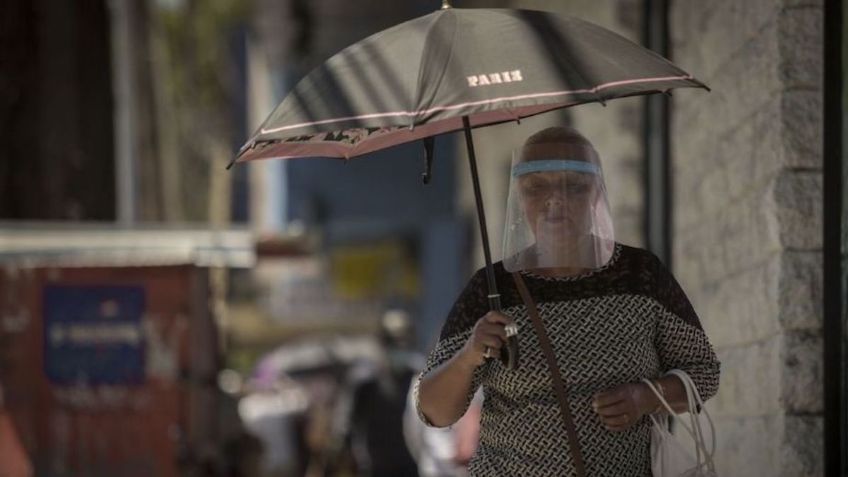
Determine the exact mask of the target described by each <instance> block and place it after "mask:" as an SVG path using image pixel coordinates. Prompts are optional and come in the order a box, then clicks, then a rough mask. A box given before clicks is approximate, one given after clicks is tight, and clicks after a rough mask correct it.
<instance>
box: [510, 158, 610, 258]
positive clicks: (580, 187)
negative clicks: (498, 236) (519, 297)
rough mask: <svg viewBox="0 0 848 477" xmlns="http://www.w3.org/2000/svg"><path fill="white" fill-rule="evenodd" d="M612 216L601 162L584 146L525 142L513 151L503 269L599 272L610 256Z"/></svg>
mask: <svg viewBox="0 0 848 477" xmlns="http://www.w3.org/2000/svg"><path fill="white" fill-rule="evenodd" d="M614 246H615V236H614V233H613V225H612V217H611V216H610V211H609V203H608V202H607V192H606V187H605V186H604V177H603V172H602V170H601V163H600V160H599V159H598V155H597V153H596V152H595V150H594V148H592V147H591V146H590V145H585V144H572V143H551V144H530V145H526V146H524V147H522V148H520V149H518V150H516V151H514V152H513V157H512V169H511V174H510V187H509V197H508V199H507V211H506V223H505V230H504V244H503V253H504V255H503V256H504V260H503V263H504V267H505V268H506V269H507V270H508V271H510V272H517V271H521V270H533V269H540V268H589V269H593V268H598V267H601V266H603V265H605V264H606V263H607V262H608V261H609V260H610V258H611V257H612V253H613V249H614Z"/></svg>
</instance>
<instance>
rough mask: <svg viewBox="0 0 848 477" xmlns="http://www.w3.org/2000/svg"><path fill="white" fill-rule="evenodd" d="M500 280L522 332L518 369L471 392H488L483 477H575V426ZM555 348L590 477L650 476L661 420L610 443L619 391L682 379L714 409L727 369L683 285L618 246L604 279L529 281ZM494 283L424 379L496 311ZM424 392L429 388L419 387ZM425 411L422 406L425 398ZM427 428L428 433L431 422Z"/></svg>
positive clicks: (493, 373)
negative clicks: (571, 433)
mask: <svg viewBox="0 0 848 477" xmlns="http://www.w3.org/2000/svg"><path fill="white" fill-rule="evenodd" d="M495 274H496V278H497V283H498V287H499V289H500V293H501V300H502V304H503V311H504V313H506V314H507V315H509V316H511V317H513V319H514V320H515V321H516V322H517V324H518V327H519V340H518V341H519V348H520V357H519V363H518V368H517V369H516V370H514V371H510V370H508V369H506V367H504V366H503V365H502V364H501V362H500V361H499V360H487V362H486V363H485V364H484V365H482V366H480V367H479V368H477V370H476V372H475V373H474V381H473V383H472V386H471V392H470V393H469V395H468V400H467V402H466V405H467V403H468V402H470V400H471V398H472V395H473V393H474V391H476V390H477V388H478V387H479V386H481V385H482V386H483V392H484V396H485V401H484V403H483V412H482V417H481V429H480V445H479V447H478V449H477V452H476V454H475V455H474V457H473V458H472V460H471V462H470V464H469V472H470V474H471V475H474V476H521V477H529V476H569V475H575V472H574V469H573V464H572V459H571V454H570V452H569V447H568V442H567V437H566V432H565V426H564V424H563V421H562V417H561V415H560V410H559V407H558V405H557V400H556V397H555V395H554V392H553V388H552V387H551V378H550V373H549V371H548V367H547V364H546V362H545V359H544V355H543V354H542V351H541V348H540V346H539V341H538V339H537V337H536V334H535V332H534V331H533V327H532V324H531V322H530V318H529V316H528V315H527V310H526V308H525V306H524V304H523V303H522V301H521V297H520V295H519V294H518V290H517V289H516V287H515V283H514V281H513V278H512V276H511V275H510V274H509V273H508V272H506V271H505V270H504V268H503V265H502V264H501V263H500V262H499V263H496V264H495ZM523 276H524V281H525V282H526V283H527V287H528V288H529V290H530V293H531V294H532V295H533V298H534V300H535V301H536V303H537V306H538V308H539V314H540V315H541V318H542V321H543V323H544V325H545V329H546V330H547V332H548V335H549V336H550V340H551V344H552V345H553V347H554V350H555V353H556V356H557V361H558V363H559V367H560V373H561V374H562V377H563V380H564V381H565V385H566V389H567V391H568V393H569V398H570V405H571V413H572V415H573V418H574V421H575V426H576V427H577V434H578V438H579V441H580V442H579V443H580V448H581V450H582V452H583V459H584V461H585V465H586V472H587V474H588V475H589V476H610V477H624V476H650V475H651V469H650V420H649V418H648V417H647V416H645V417H643V418H642V420H641V421H640V422H639V423H637V424H636V425H634V426H632V427H631V428H629V429H628V430H626V431H623V432H610V431H608V430H606V429H605V428H604V427H603V424H602V423H601V420H600V418H599V417H598V416H597V414H596V413H595V412H594V411H593V410H592V407H591V400H592V396H593V395H594V394H595V393H597V392H599V391H603V390H606V389H609V388H612V387H614V386H617V385H620V384H623V383H631V382H638V381H639V380H640V379H641V378H645V377H647V378H654V377H658V376H660V375H661V374H662V373H663V372H664V371H667V370H669V369H682V370H684V371H686V372H687V373H688V374H689V375H690V376H691V377H692V380H693V381H694V383H695V385H696V386H697V388H698V391H699V392H700V394H701V396H702V398H703V399H704V400H706V399H709V398H710V397H712V396H713V395H714V394H715V393H716V391H717V390H718V381H719V362H718V360H717V359H716V355H715V353H714V352H713V349H712V346H711V345H710V342H709V340H708V339H707V336H706V335H705V334H704V331H703V329H702V328H701V325H700V322H699V320H698V316H697V315H696V314H695V311H694V310H693V309H692V305H691V304H690V303H689V300H688V299H687V297H686V295H685V294H684V292H683V290H682V289H681V288H680V286H679V285H678V283H677V281H676V280H675V279H674V277H673V276H672V275H671V273H669V272H668V270H667V269H666V268H665V267H664V266H663V265H662V263H661V262H660V261H659V260H658V259H657V258H656V257H655V256H654V255H653V254H651V253H650V252H648V251H645V250H642V249H638V248H634V247H629V246H626V245H622V244H616V247H615V251H614V253H613V256H612V258H611V259H610V261H609V262H608V263H607V264H606V265H604V266H603V267H602V268H598V269H595V270H592V271H589V272H587V273H585V274H582V275H578V276H573V277H567V278H547V277H541V276H537V275H532V274H529V273H523ZM486 295H487V287H486V276H485V271H484V270H480V271H478V272H477V273H476V274H475V275H474V277H473V278H472V279H471V280H470V281H469V283H468V285H467V286H466V288H465V290H463V292H462V294H461V295H460V296H459V298H458V299H457V301H456V303H455V304H454V306H453V309H452V310H451V312H450V314H449V316H448V319H447V321H446V322H445V324H444V326H443V327H442V332H441V336H440V338H439V341H438V343H437V344H436V347H435V349H433V351H432V352H431V353H430V355H429V357H428V360H427V365H426V367H425V368H424V371H423V372H422V373H421V375H424V374H426V373H428V372H429V371H431V370H432V369H434V368H436V367H438V366H439V365H441V364H442V363H444V362H445V361H447V360H448V359H450V358H451V357H452V356H453V355H454V354H455V353H456V352H457V351H459V350H460V348H461V347H462V346H463V345H464V344H465V342H466V340H467V339H468V337H469V336H470V334H471V330H472V328H473V326H474V324H475V323H476V321H477V320H478V319H479V318H480V317H481V316H483V315H484V314H486V312H487V311H488V302H487V300H486ZM418 382H420V377H419V380H418ZM418 382H416V385H415V390H414V392H415V403H416V406H417V405H418V396H417V386H418ZM418 415H419V417H420V418H421V419H422V420H423V421H424V422H425V423H427V424H428V425H430V423H429V422H427V419H426V417H425V416H424V415H423V414H422V413H421V412H420V408H419V412H418Z"/></svg>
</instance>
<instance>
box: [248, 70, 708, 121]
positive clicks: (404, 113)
mask: <svg viewBox="0 0 848 477" xmlns="http://www.w3.org/2000/svg"><path fill="white" fill-rule="evenodd" d="M692 79H694V78H693V77H692V75H685V76H665V77H660V78H642V79H634V80H622V81H613V82H610V83H604V84H600V85H598V86H595V87H594V88H589V89H574V90H567V91H553V92H549V93H533V94H523V95H518V96H503V97H500V98H493V99H484V100H480V101H471V102H466V103H459V104H451V105H447V106H435V107H432V108H429V109H424V110H421V111H393V112H387V113H370V114H361V115H358V116H346V117H343V118H333V119H322V120H320V121H311V122H306V123H300V124H292V125H290V126H281V127H278V128H271V129H262V130H261V131H260V133H261V134H271V133H276V132H280V131H287V130H290V129H297V128H302V127H306V126H315V125H319V124H329V123H335V122H342V121H351V120H362V119H374V118H384V117H410V116H420V115H427V114H431V113H435V112H438V111H448V110H452V109H461V108H466V107H469V106H479V105H482V104H492V103H500V102H504V101H518V100H523V99H536V98H547V97H551V96H562V95H567V94H582V93H597V92H598V91H601V90H604V89H608V88H612V87H614V86H623V85H628V84H636V83H656V82H661V81H675V80H692Z"/></svg>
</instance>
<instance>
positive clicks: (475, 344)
mask: <svg viewBox="0 0 848 477" xmlns="http://www.w3.org/2000/svg"><path fill="white" fill-rule="evenodd" d="M512 322H513V321H512V318H510V317H509V316H507V315H504V314H503V313H500V312H497V311H490V312H488V313H486V314H485V315H483V317H482V318H480V319H479V320H477V323H476V324H475V325H474V329H473V330H472V331H471V336H470V337H469V338H468V341H466V342H465V345H464V346H463V347H462V351H461V353H462V355H463V358H464V360H465V362H466V363H469V364H471V365H472V366H474V367H477V366H480V365H482V364H483V363H485V362H486V358H494V357H496V356H499V355H500V349H501V347H503V345H504V344H505V343H506V339H507V336H506V330H505V329H504V327H505V326H506V325H509V324H510V323H512ZM487 348H488V349H489V351H488V355H487V354H486V353H487Z"/></svg>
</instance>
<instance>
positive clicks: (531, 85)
mask: <svg viewBox="0 0 848 477" xmlns="http://www.w3.org/2000/svg"><path fill="white" fill-rule="evenodd" d="M679 87H704V88H706V87H705V86H704V85H703V84H702V83H701V82H699V81H697V80H695V79H694V78H693V77H692V76H691V75H689V74H688V73H686V72H685V71H683V70H681V69H680V68H677V67H676V66H674V65H673V64H672V63H671V62H669V61H668V60H666V59H664V58H662V57H661V56H659V55H657V54H655V53H654V52H652V51H650V50H647V49H645V48H643V47H641V46H639V45H637V44H635V43H633V42H631V41H630V40H627V39H626V38H624V37H622V36H620V35H618V34H616V33H614V32H611V31H609V30H606V29H604V28H602V27H599V26H597V25H594V24H592V23H589V22H586V21H583V20H580V19H578V18H574V17H568V16H560V15H555V14H552V13H549V12H541V11H532V10H510V9H458V8H446V9H442V10H438V11H436V12H434V13H431V14H429V15H426V16H423V17H419V18H416V19H413V20H410V21H408V22H405V23H402V24H399V25H397V26H395V27H392V28H389V29H387V30H384V31H382V32H379V33H377V34H374V35H372V36H370V37H368V38H366V39H364V40H362V41H360V42H358V43H356V44H354V45H352V46H350V47H348V48H346V49H345V50H343V51H341V52H339V53H337V54H336V55H335V56H333V57H332V58H330V59H329V60H327V61H326V62H325V63H324V64H323V65H321V66H319V67H318V68H316V69H315V70H313V71H312V72H311V73H310V74H309V75H307V76H306V77H305V78H304V79H303V80H301V81H300V83H298V84H297V86H296V87H295V88H294V89H293V90H292V91H291V92H290V93H289V94H288V95H287V96H286V98H285V99H284V100H283V101H282V103H280V105H279V106H278V107H277V108H276V109H275V110H274V111H273V113H271V115H270V116H269V117H268V118H267V119H266V120H265V122H264V123H263V124H262V125H261V126H260V128H259V130H258V131H257V132H256V133H255V134H254V135H253V136H252V137H251V138H250V139H249V140H248V141H247V143H246V144H245V145H244V147H243V148H242V149H241V151H240V152H239V155H238V161H248V160H252V159H261V158H292V157H316V156H318V157H338V158H352V157H355V156H359V155H363V154H367V153H369V152H373V151H377V150H380V149H383V148H386V147H389V146H393V145H396V144H401V143H405V142H410V141H414V140H416V139H421V138H426V137H431V136H434V135H438V134H442V133H446V132H451V131H456V130H460V129H462V128H463V122H462V117H464V116H467V117H468V118H469V123H470V126H471V127H478V126H483V125H488V124H496V123H500V122H505V121H512V120H517V119H520V118H523V117H527V116H532V115H536V114H539V113H543V112H546V111H551V110H554V109H558V108H565V107H568V106H573V105H576V104H581V103H587V102H605V101H606V100H608V99H613V98H620V97H625V96H632V95H639V94H648V93H656V92H666V91H668V90H671V89H673V88H679Z"/></svg>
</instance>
